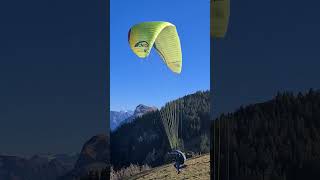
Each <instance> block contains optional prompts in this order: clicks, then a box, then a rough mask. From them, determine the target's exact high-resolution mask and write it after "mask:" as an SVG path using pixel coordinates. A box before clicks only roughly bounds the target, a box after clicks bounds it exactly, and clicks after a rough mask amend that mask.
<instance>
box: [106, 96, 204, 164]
mask: <svg viewBox="0 0 320 180" xmlns="http://www.w3.org/2000/svg"><path fill="white" fill-rule="evenodd" d="M178 104H179V108H178V109H175V113H176V114H180V116H179V121H180V123H179V125H178V127H177V129H178V131H179V136H178V138H179V145H180V146H179V148H181V149H182V150H184V151H189V152H190V153H191V152H192V153H201V152H202V153H206V152H209V130H210V118H209V110H210V107H209V106H210V93H209V91H205V92H197V93H194V94H191V95H187V96H184V97H182V98H179V99H177V100H174V101H172V102H168V103H167V104H166V105H165V106H164V107H163V108H161V109H160V110H156V111H153V112H150V113H147V114H145V115H143V116H141V117H138V118H136V119H135V120H134V121H132V122H130V123H126V124H123V125H122V126H120V127H119V128H118V129H117V130H116V131H114V132H112V133H111V136H110V137H111V138H110V140H111V164H112V166H114V168H115V169H117V168H121V167H125V166H128V165H130V164H131V163H132V164H140V165H142V164H148V165H150V166H153V167H154V166H159V165H162V164H163V163H165V162H166V161H167V159H166V154H167V152H168V151H170V143H169V138H168V134H167V133H166V130H165V127H164V124H163V118H162V116H161V115H162V114H164V112H167V111H169V110H170V109H172V108H169V107H177V106H178ZM182 112H183V113H182Z"/></svg>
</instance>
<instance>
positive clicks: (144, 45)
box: [134, 41, 149, 52]
mask: <svg viewBox="0 0 320 180" xmlns="http://www.w3.org/2000/svg"><path fill="white" fill-rule="evenodd" d="M134 47H136V48H142V49H143V51H144V52H147V50H148V47H149V43H148V42H147V41H139V42H137V43H136V44H135V45H134Z"/></svg>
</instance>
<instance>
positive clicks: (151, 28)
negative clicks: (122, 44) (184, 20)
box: [128, 21, 182, 74]
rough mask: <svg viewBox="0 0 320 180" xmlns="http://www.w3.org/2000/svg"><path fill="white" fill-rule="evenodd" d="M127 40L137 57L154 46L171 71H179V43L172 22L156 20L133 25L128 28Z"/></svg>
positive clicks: (148, 52) (142, 56) (180, 64)
mask: <svg viewBox="0 0 320 180" xmlns="http://www.w3.org/2000/svg"><path fill="white" fill-rule="evenodd" d="M128 41H129V44H130V48H131V49H132V51H133V52H134V53H135V54H136V55H137V56H138V57H140V58H146V57H147V56H148V55H149V54H150V51H151V49H152V47H154V48H155V49H156V51H157V52H158V54H159V55H160V56H161V58H162V60H163V61H164V63H165V64H166V65H167V66H168V67H169V69H170V70H171V71H173V72H175V73H178V74H180V73H181V69H182V53H181V45H180V39H179V36H178V33H177V30H176V27H175V26H174V25H173V24H171V23H169V22H162V21H157V22H143V23H140V24H137V25H134V26H133V27H131V28H130V30H129V33H128Z"/></svg>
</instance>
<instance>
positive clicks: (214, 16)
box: [210, 0, 230, 38]
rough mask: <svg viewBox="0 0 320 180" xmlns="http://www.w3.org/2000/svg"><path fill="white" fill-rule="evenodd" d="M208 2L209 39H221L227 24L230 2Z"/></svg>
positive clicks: (218, 0)
mask: <svg viewBox="0 0 320 180" xmlns="http://www.w3.org/2000/svg"><path fill="white" fill-rule="evenodd" d="M210 2H211V4H210V21H211V22H210V24H211V25H210V26H211V30H210V31H211V37H214V38H223V37H224V36H225V35H226V32H227V29H228V24H229V16H230V0H211V1H210Z"/></svg>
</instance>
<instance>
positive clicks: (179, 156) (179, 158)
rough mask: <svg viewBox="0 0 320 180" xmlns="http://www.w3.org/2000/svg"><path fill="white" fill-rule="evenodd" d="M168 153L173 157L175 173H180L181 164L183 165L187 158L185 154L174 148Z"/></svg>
mask: <svg viewBox="0 0 320 180" xmlns="http://www.w3.org/2000/svg"><path fill="white" fill-rule="evenodd" d="M169 154H170V155H172V156H173V157H174V161H175V163H174V165H173V166H174V167H175V168H176V170H177V173H178V174H179V173H180V168H182V166H183V165H184V162H185V161H186V160H187V158H186V156H185V154H184V153H183V152H181V151H179V150H174V151H172V152H170V153H169Z"/></svg>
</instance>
